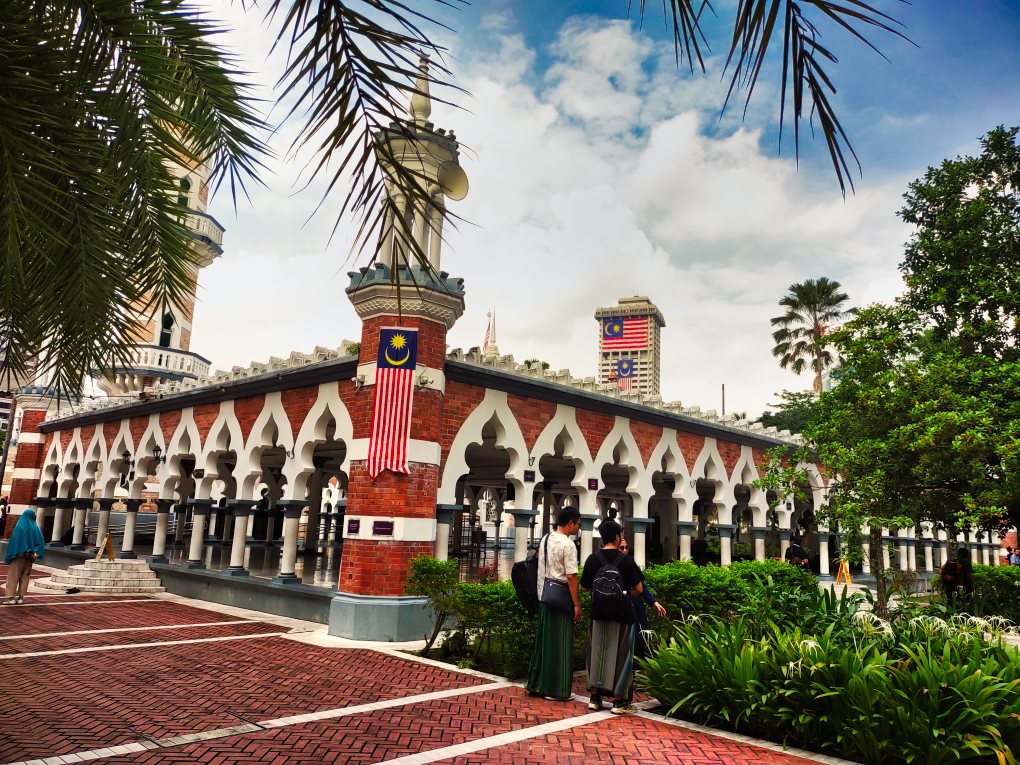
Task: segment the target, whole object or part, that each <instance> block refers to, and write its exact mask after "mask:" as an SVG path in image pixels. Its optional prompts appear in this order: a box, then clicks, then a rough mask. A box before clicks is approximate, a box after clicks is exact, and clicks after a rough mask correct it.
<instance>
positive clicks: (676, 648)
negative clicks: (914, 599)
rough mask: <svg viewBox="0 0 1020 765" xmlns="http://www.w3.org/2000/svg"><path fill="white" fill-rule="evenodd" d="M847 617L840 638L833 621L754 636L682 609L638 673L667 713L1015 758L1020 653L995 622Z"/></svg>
mask: <svg viewBox="0 0 1020 765" xmlns="http://www.w3.org/2000/svg"><path fill="white" fill-rule="evenodd" d="M833 599H834V598H833ZM844 600H845V599H844ZM829 605H830V606H832V605H834V604H833V603H829ZM835 605H838V604H835ZM853 621H854V622H855V624H856V625H857V627H856V629H855V630H854V635H853V640H852V641H850V643H849V644H847V643H846V642H844V641H843V640H838V639H836V638H835V636H834V632H835V625H834V624H830V625H829V627H827V628H826V629H825V631H824V632H822V633H820V634H817V635H814V636H810V637H809V636H807V635H805V633H804V632H802V631H801V630H800V629H793V630H784V629H782V628H779V627H773V628H772V629H771V630H769V631H767V632H766V633H765V634H764V635H762V636H760V637H756V636H755V635H754V634H753V633H752V630H751V628H750V627H749V625H748V623H747V622H746V621H745V620H744V619H739V620H737V621H736V622H733V623H726V622H724V621H722V620H720V619H717V618H713V617H705V618H701V619H697V620H691V621H688V622H686V623H683V624H681V625H679V627H678V629H677V632H676V635H675V636H674V637H673V638H672V639H671V640H670V641H669V643H668V645H666V646H664V647H663V648H662V650H660V651H659V653H658V654H657V655H655V656H654V657H652V658H651V659H648V660H647V661H644V662H642V663H641V669H640V675H639V679H640V681H641V682H642V683H643V684H644V686H645V687H646V688H647V689H648V690H649V691H650V692H651V693H652V695H654V696H655V697H656V698H657V699H659V700H660V701H661V702H663V703H664V704H666V705H667V706H668V707H669V714H671V715H679V716H684V717H687V718H690V719H694V720H697V721H699V722H703V723H706V724H709V725H715V726H721V727H726V728H730V729H732V730H735V731H738V732H740V733H746V734H749V735H754V736H762V737H766V738H773V739H776V738H778V739H779V740H781V741H782V742H783V743H784V744H792V745H796V746H800V747H803V748H807V749H813V750H815V751H819V752H823V753H827V754H833V755H836V756H840V757H845V758H849V759H853V760H856V761H859V762H867V763H873V764H874V765H886V764H887V763H889V764H892V763H908V762H910V763H928V764H929V765H941V763H948V762H975V763H977V762H989V761H996V762H1001V763H1016V758H1015V755H1014V754H1013V752H1020V694H1018V693H1017V691H1018V690H1020V655H1018V654H1017V652H1016V651H1015V650H1013V649H1011V648H1006V647H1004V646H1003V644H1002V642H1001V641H1000V640H999V639H998V638H997V636H998V635H999V634H1001V630H1002V628H1003V624H1002V623H1001V622H997V621H995V620H987V619H977V618H974V617H966V616H960V617H956V618H954V619H952V620H949V621H946V620H942V619H937V618H931V617H919V618H915V619H912V620H910V621H908V622H904V623H902V624H901V625H900V626H899V627H894V626H893V625H892V624H890V623H888V622H883V621H882V620H881V619H878V618H877V617H875V616H874V615H873V614H872V613H871V612H869V611H859V612H857V614H856V615H855V616H854V617H853ZM989 636H991V638H992V639H991V640H989V639H988V637H989Z"/></svg>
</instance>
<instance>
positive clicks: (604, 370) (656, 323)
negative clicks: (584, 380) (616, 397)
mask: <svg viewBox="0 0 1020 765" xmlns="http://www.w3.org/2000/svg"><path fill="white" fill-rule="evenodd" d="M595 318H596V320H598V323H599V383H601V384H603V385H616V386H617V387H619V389H620V390H621V391H623V392H625V393H627V392H629V393H641V394H642V395H645V396H658V395H660V393H661V390H662V388H661V385H660V379H661V373H660V359H661V355H662V352H661V347H662V346H661V342H660V340H659V330H661V329H662V328H663V327H665V326H666V320H665V319H664V318H663V316H662V312H661V311H660V310H659V309H658V308H657V307H656V306H655V304H654V303H653V302H652V301H651V300H649V299H648V298H646V297H641V296H637V295H635V296H634V297H625V298H620V300H619V304H618V305H615V306H611V307H609V308H599V309H597V310H596V311H595Z"/></svg>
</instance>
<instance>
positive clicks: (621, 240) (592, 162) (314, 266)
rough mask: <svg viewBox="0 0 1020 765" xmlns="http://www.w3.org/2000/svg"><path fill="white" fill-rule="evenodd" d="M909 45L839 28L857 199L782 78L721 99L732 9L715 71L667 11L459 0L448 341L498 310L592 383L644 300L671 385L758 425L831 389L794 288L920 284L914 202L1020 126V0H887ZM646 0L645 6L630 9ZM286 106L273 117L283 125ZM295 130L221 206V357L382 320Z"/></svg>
mask: <svg viewBox="0 0 1020 765" xmlns="http://www.w3.org/2000/svg"><path fill="white" fill-rule="evenodd" d="M876 2H877V3H878V5H879V7H881V8H882V9H883V10H886V11H888V12H889V13H890V14H892V15H894V16H895V18H897V19H898V20H900V21H902V22H903V23H904V33H905V34H906V35H907V36H909V38H910V40H911V42H906V41H904V40H902V39H899V38H896V37H893V36H891V35H887V34H882V33H878V32H872V33H871V38H872V39H873V40H874V41H875V42H876V43H877V45H878V47H879V48H880V49H881V51H882V53H883V54H884V55H885V57H886V58H884V59H883V58H882V57H880V56H878V55H876V54H875V53H874V52H872V51H869V50H867V49H866V48H864V47H863V46H861V45H860V44H857V43H854V42H853V41H852V40H850V39H849V38H848V37H847V36H846V35H845V34H841V33H839V32H837V31H833V30H832V29H831V28H830V27H826V26H823V27H822V33H823V35H824V37H823V40H824V42H825V43H826V44H827V45H828V46H829V47H830V48H831V49H832V50H833V51H834V52H835V53H836V54H837V55H838V57H839V63H838V64H837V65H834V66H832V68H831V70H830V73H831V74H832V76H833V78H834V81H835V83H836V86H837V88H838V93H837V95H836V97H835V99H834V102H835V104H836V105H837V110H838V113H839V114H840V116H841V118H842V120H843V123H844V127H845V128H846V129H847V132H848V134H849V136H850V138H851V141H852V143H853V146H854V148H855V150H856V151H857V155H858V157H859V159H860V163H861V166H862V173H861V175H860V176H858V177H856V178H855V185H856V193H853V194H848V195H847V196H846V198H844V197H843V196H842V195H841V194H840V190H839V186H838V184H837V182H836V178H835V175H834V174H833V171H832V168H831V165H830V164H829V160H828V156H827V154H826V152H825V147H824V143H823V142H822V141H821V139H817V140H814V141H812V139H811V137H810V132H809V131H805V130H803V129H802V133H806V138H804V139H803V140H802V143H801V146H800V157H799V162H798V161H797V158H796V155H795V152H794V147H793V145H792V143H791V142H790V140H789V136H790V135H792V132H791V131H790V130H789V124H788V125H787V126H786V128H785V129H784V130H785V132H784V137H783V143H782V145H780V143H779V131H778V127H779V125H778V87H779V81H778V77H777V73H776V71H775V70H774V64H775V62H771V64H770V66H772V67H773V68H772V70H767V71H766V72H765V73H764V74H763V75H762V81H761V82H760V83H759V87H758V89H757V90H756V91H755V96H754V98H753V100H752V102H751V104H750V106H749V108H748V109H747V112H746V114H743V113H742V109H730V110H727V111H726V112H725V113H724V114H722V115H720V107H721V105H722V103H723V99H724V97H725V87H726V83H725V82H724V81H723V79H722V63H723V61H722V58H723V57H724V56H723V54H724V52H725V48H724V45H725V43H726V39H727V38H726V25H727V24H730V23H731V20H732V17H733V8H734V6H735V2H734V0H719V2H717V3H715V7H716V11H717V14H718V19H715V20H712V21H711V22H710V23H708V24H707V25H706V29H707V31H708V33H709V41H710V43H712V51H711V52H710V53H709V54H708V57H707V65H708V73H707V74H704V75H703V74H701V73H695V74H693V75H692V74H691V73H690V71H689V70H688V69H686V68H685V67H684V68H681V69H679V70H678V68H677V66H676V62H675V59H674V51H673V47H672V44H671V41H670V38H669V36H668V30H666V29H665V28H664V27H663V24H662V19H661V16H659V17H656V16H654V15H653V14H651V9H652V8H653V7H654V6H655V4H649V6H648V7H649V9H650V15H649V17H648V18H646V19H644V20H643V22H640V21H639V20H638V19H634V18H627V8H628V3H627V2H626V0H617V1H616V2H609V1H608V0H602V1H601V2H587V3H579V2H565V1H560V2H549V0H534V1H532V0H528V1H524V0H522V1H520V2H512V1H511V0H484V1H480V2H477V3H475V4H472V5H465V6H462V7H460V9H459V10H456V11H450V12H447V13H448V15H447V16H445V17H444V21H446V22H447V23H448V24H449V26H451V27H452V28H453V29H452V31H447V30H436V37H437V39H438V40H440V41H441V42H442V43H443V44H444V45H446V47H447V48H448V49H449V51H450V52H449V58H448V60H447V63H448V65H449V66H450V68H451V69H452V70H453V73H454V76H455V82H456V84H457V85H458V86H460V87H461V88H463V89H465V90H466V91H467V94H466V95H462V96H459V97H458V98H457V106H456V108H454V107H452V106H447V105H443V104H436V106H435V108H434V109H433V114H432V120H433V122H435V124H436V125H437V127H442V128H446V129H454V130H455V131H456V134H457V136H458V138H459V140H460V141H461V143H462V146H463V148H462V153H461V165H462V167H463V168H464V169H465V171H466V173H467V175H468V178H469V180H470V184H471V189H470V193H469V194H468V196H467V198H466V199H465V200H463V201H462V202H457V203H451V205H450V207H451V210H453V211H454V212H455V213H456V214H457V215H458V216H460V217H461V218H462V219H463V221H464V222H463V223H461V224H460V226H459V227H458V229H457V230H456V231H453V232H450V233H449V236H448V242H447V245H446V246H445V248H444V252H443V262H442V269H443V270H445V271H447V272H449V273H450V274H451V275H453V276H456V277H460V278H463V279H464V282H465V289H466V292H467V297H466V302H467V307H466V310H465V313H464V315H463V316H462V317H461V318H460V320H459V321H458V322H457V324H456V325H455V326H454V327H453V329H452V330H451V331H450V333H449V337H448V342H449V344H450V347H451V348H456V347H462V348H464V349H467V348H469V347H471V346H477V345H481V343H482V338H483V335H484V332H485V325H486V313H487V312H488V311H493V310H494V311H495V313H496V317H497V330H498V333H497V339H498V345H499V349H500V352H501V353H503V354H513V355H514V357H515V358H516V359H517V360H518V361H523V360H524V359H526V358H539V359H542V360H544V361H547V362H548V363H549V364H550V365H551V367H552V368H553V369H569V370H570V371H571V372H572V374H573V375H574V376H575V377H587V376H593V375H595V373H596V361H597V347H598V324H597V322H596V321H595V319H594V317H593V314H594V311H595V309H596V308H598V307H601V306H609V305H615V303H616V301H617V299H618V298H620V297H624V296H628V295H645V296H647V297H649V298H650V299H651V300H652V301H653V302H654V303H655V304H656V305H657V306H658V307H659V308H660V310H661V311H662V313H663V314H664V316H665V318H666V327H665V328H664V329H663V332H662V347H663V358H662V390H663V398H664V399H665V400H667V401H672V400H679V401H681V402H682V403H683V404H684V405H685V406H700V407H701V408H702V409H703V410H708V409H716V410H720V409H721V387H722V385H725V387H726V410H727V412H730V413H732V412H747V413H748V414H749V416H750V417H751V418H752V419H753V418H754V417H756V416H757V415H758V414H760V413H761V411H762V410H763V409H764V408H766V407H767V406H768V404H769V403H770V402H772V401H774V400H775V396H776V394H777V393H778V392H779V391H782V390H803V389H807V388H809V387H810V385H811V378H810V376H809V375H808V374H804V375H802V376H800V377H798V376H796V375H794V374H793V373H792V372H789V371H788V370H783V369H781V368H780V367H779V365H778V363H777V361H776V359H775V358H774V357H773V356H772V354H771V348H772V338H771V327H770V324H769V319H770V318H771V317H773V316H777V315H779V314H780V313H781V310H780V309H779V306H778V301H779V300H780V299H781V298H782V297H783V295H784V294H786V292H787V289H788V288H789V286H790V285H791V284H793V283H795V282H800V281H804V280H805V279H810V278H818V277H821V276H826V277H829V278H831V279H836V280H838V281H839V282H841V283H842V284H843V286H844V288H845V290H846V291H847V292H848V293H849V295H850V305H854V306H860V305H864V304H866V303H869V302H873V301H884V302H888V301H890V300H892V299H894V297H895V296H896V295H897V294H898V293H899V291H900V289H901V282H900V279H899V273H898V270H897V264H898V263H899V262H900V260H901V256H902V249H903V245H904V243H905V242H906V241H907V240H908V238H909V237H910V234H911V230H910V228H909V226H907V225H906V224H904V223H903V222H902V221H900V220H899V219H898V218H897V216H896V212H897V210H899V209H900V207H902V195H903V193H904V192H905V191H906V188H907V185H908V184H909V183H910V182H911V181H912V180H914V179H916V178H919V177H920V176H922V175H923V174H924V171H925V169H926V168H927V167H928V166H931V165H937V164H939V163H940V162H941V161H942V160H943V159H945V158H948V157H953V156H957V155H960V154H974V153H977V152H978V151H979V144H978V139H979V137H980V136H982V135H983V134H984V133H986V132H987V131H988V130H990V129H992V128H993V127H995V126H997V125H999V124H1005V125H1007V126H1010V125H1018V124H1020V85H1018V83H1020V55H1018V54H1017V44H1016V43H1017V41H1018V40H1020V3H1016V2H1014V0H972V2H967V3H960V2H958V0H925V1H924V2H917V3H914V4H911V5H907V4H904V3H899V2H885V1H883V0H876ZM202 4H203V5H204V6H206V7H207V8H208V10H209V12H210V13H211V14H212V15H213V16H215V17H217V18H220V19H222V20H223V21H224V22H225V26H226V27H227V30H228V31H227V32H226V33H225V34H223V35H221V36H220V41H219V42H220V44H221V45H224V46H225V47H227V48H228V49H229V50H231V51H232V52H233V53H234V54H236V55H237V56H238V57H239V58H240V60H241V63H242V66H243V67H244V68H246V69H247V70H248V71H249V72H250V73H251V78H252V81H253V82H254V83H255V86H256V93H258V94H259V95H260V96H261V97H263V98H264V99H265V100H266V103H267V104H268V105H273V104H274V103H275V102H276V100H277V95H276V94H274V91H273V83H274V82H275V81H276V79H277V78H278V76H279V73H280V71H281V67H282V65H283V62H282V58H281V55H280V53H279V52H277V53H276V54H273V55H270V54H269V49H270V47H271V43H272V39H273V38H272V34H273V31H272V29H271V27H270V26H268V25H266V24H265V23H264V20H263V18H262V15H261V13H260V12H259V11H258V10H249V11H247V12H246V11H245V9H244V7H243V6H244V5H246V4H241V3H236V2H231V1H230V0H202ZM632 5H634V6H635V7H637V5H638V4H636V3H632ZM285 107H286V104H278V103H277V104H275V108H273V109H272V110H271V111H270V112H269V119H270V121H271V122H273V123H274V124H276V123H278V122H279V121H280V118H281V117H282V116H283V112H284V111H285ZM298 128H299V124H298V123H293V122H288V123H286V124H283V125H282V126H281V127H279V129H278V130H277V131H276V132H275V133H274V134H273V136H272V138H271V139H270V140H271V145H272V146H273V147H274V148H275V149H276V151H277V154H278V155H279V157H280V159H274V160H272V161H270V162H269V163H268V170H267V172H266V173H265V174H264V175H263V176H262V179H263V181H264V183H265V184H266V186H265V187H264V188H261V187H256V186H250V187H249V192H250V197H251V199H250V202H249V201H247V200H243V199H241V200H239V201H238V203H237V206H236V208H235V206H234V204H233V203H232V201H231V199H230V196H229V194H228V193H220V194H219V195H218V196H216V197H215V198H214V199H213V202H212V204H211V206H210V210H209V211H210V213H211V214H213V215H214V216H215V217H216V218H217V219H218V220H219V221H220V223H221V224H222V225H223V226H224V227H225V228H226V234H225V237H224V254H223V255H222V256H221V257H220V258H219V259H218V260H217V261H216V262H215V263H214V264H212V265H211V266H209V267H208V268H206V269H205V270H204V271H203V273H202V275H201V277H200V291H199V304H198V306H197V308H196V315H195V319H194V322H193V335H192V345H191V349H192V350H193V351H195V352H197V353H200V354H202V355H204V356H206V357H207V358H209V359H210V360H211V361H212V365H213V368H214V369H229V368H230V367H232V366H247V365H248V364H249V363H250V362H252V361H259V362H261V361H265V360H267V359H269V357H271V356H280V357H286V356H288V355H289V354H290V352H291V351H299V352H311V351H312V350H313V349H314V348H315V347H316V346H325V347H330V348H336V347H337V346H339V345H340V343H341V341H342V340H343V339H349V340H357V339H359V337H360V322H359V320H358V318H357V315H356V314H355V312H354V310H353V308H352V307H351V305H350V303H349V302H348V300H347V298H346V295H345V294H344V289H345V288H346V287H347V286H348V282H349V280H348V277H347V275H346V274H347V272H348V271H350V270H352V269H353V268H354V267H356V266H360V265H365V264H366V263H365V261H364V259H362V260H360V261H355V260H352V259H350V258H349V247H350V243H351V230H352V229H351V228H350V227H349V226H348V225H347V224H342V225H341V227H340V229H339V230H338V231H337V233H336V234H335V235H333V236H331V233H332V230H333V225H334V223H335V219H336V211H337V210H338V209H339V206H340V202H341V198H339V197H332V198H329V199H327V200H326V203H325V204H324V205H323V206H322V207H321V208H319V210H318V212H316V208H317V207H318V205H319V203H320V201H321V185H320V184H317V183H313V184H312V185H311V187H309V188H305V189H302V186H303V181H304V180H305V171H304V168H305V163H306V162H307V160H308V157H307V156H299V157H297V158H293V159H289V160H288V159H285V156H286V155H287V153H288V151H287V150H288V147H289V146H290V144H291V142H292V141H293V139H294V137H295V136H296V135H297V132H298Z"/></svg>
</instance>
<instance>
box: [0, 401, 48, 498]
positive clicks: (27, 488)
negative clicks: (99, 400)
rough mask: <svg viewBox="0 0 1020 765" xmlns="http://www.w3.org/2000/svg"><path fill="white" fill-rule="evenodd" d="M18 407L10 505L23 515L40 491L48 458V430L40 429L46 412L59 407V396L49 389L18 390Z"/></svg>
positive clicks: (9, 467)
mask: <svg viewBox="0 0 1020 765" xmlns="http://www.w3.org/2000/svg"><path fill="white" fill-rule="evenodd" d="M17 407H18V411H19V412H21V429H20V430H19V433H18V455H17V457H16V458H15V460H14V470H13V476H12V480H11V497H10V502H11V505H10V509H11V511H13V514H17V515H20V514H21V511H22V510H24V509H25V508H27V507H31V506H32V505H33V502H34V500H35V497H36V495H37V494H38V493H39V479H40V478H42V471H43V467H44V465H43V461H44V460H45V459H46V434H45V433H43V432H41V430H40V426H41V425H42V423H43V420H44V419H46V415H47V413H48V412H49V411H50V410H55V409H56V398H54V397H53V396H50V395H48V394H46V393H25V392H22V393H19V394H18V398H17ZM7 469H8V470H10V469H11V466H10V465H8V466H7Z"/></svg>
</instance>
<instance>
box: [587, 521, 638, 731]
mask: <svg viewBox="0 0 1020 765" xmlns="http://www.w3.org/2000/svg"><path fill="white" fill-rule="evenodd" d="M599 536H600V537H602V549H601V550H599V551H598V552H595V553H592V554H591V555H590V556H588V560H586V561H585V562H584V571H583V572H582V574H581V587H583V588H584V589H586V590H590V591H591V629H590V638H591V653H590V654H589V655H588V691H589V693H590V694H591V699H590V701H589V703H588V709H591V710H592V711H596V710H599V709H602V698H603V696H611V697H613V708H612V710H611V711H612V713H613V714H617V715H625V714H633V713H634V707H633V706H632V705H631V696H632V694H633V690H634V634H635V631H636V629H637V627H636V624H635V622H636V619H635V614H634V607H633V605H632V604H631V601H630V598H631V596H632V595H640V594H641V592H642V591H643V590H644V585H643V583H642V580H643V576H642V575H641V569H640V568H638V565H637V563H635V562H634V559H633V558H631V557H630V556H629V555H625V554H623V553H622V552H620V550H619V546H620V543H621V542H622V541H623V528H622V527H621V526H620V524H619V523H617V522H616V521H610V520H607V521H603V522H602V524H601V525H600V526H599Z"/></svg>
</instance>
